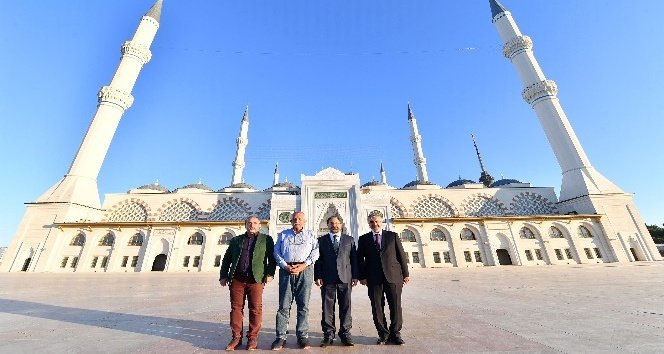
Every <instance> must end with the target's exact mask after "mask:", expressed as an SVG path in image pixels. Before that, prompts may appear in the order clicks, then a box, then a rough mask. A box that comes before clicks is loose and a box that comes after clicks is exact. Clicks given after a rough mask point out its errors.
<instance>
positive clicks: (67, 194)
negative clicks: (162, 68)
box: [37, 0, 162, 208]
mask: <svg viewBox="0 0 664 354" xmlns="http://www.w3.org/2000/svg"><path fill="white" fill-rule="evenodd" d="M161 6H162V0H158V1H157V2H156V3H155V4H154V5H153V6H152V8H150V10H149V11H148V12H147V13H146V14H145V16H143V18H142V19H141V22H140V23H139V25H138V28H137V29H136V33H134V37H133V38H132V39H131V40H130V41H128V42H125V43H124V44H123V45H122V50H121V53H122V56H121V58H120V64H119V65H118V68H117V70H116V71H115V75H113V79H112V80H111V83H110V84H109V85H108V86H103V87H102V88H101V90H100V91H99V94H98V95H97V97H98V101H99V104H98V105H97V111H96V112H95V115H94V117H93V118H92V123H90V127H89V128H88V131H87V133H86V134H85V137H84V138H83V142H82V143H81V146H80V147H79V148H78V152H77V153H76V157H75V158H74V161H73V162H72V164H71V166H70V168H69V171H68V172H67V174H66V175H65V176H64V178H63V179H62V180H61V181H60V182H58V183H57V184H56V185H54V186H53V187H51V188H50V189H49V190H48V191H47V192H46V193H44V194H43V195H42V196H41V197H39V199H37V203H48V202H55V203H62V202H65V203H67V202H68V203H76V204H79V205H83V206H88V207H93V208H100V207H101V203H100V200H99V191H98V188H97V176H98V175H99V171H100V170H101V166H102V163H103V162H104V158H105V157H106V153H107V152H108V148H109V146H110V145H111V140H113V135H114V134H115V131H116V129H117V127H118V123H120V118H122V115H123V114H124V112H125V110H127V109H128V108H129V107H131V105H132V103H133V102H134V97H133V96H132V95H131V91H132V89H133V88H134V84H135V83H136V79H137V78H138V74H139V73H140V71H141V69H142V68H143V65H145V64H146V63H147V62H149V61H150V58H151V57H152V53H151V52H150V45H151V44H152V41H153V40H154V37H155V35H156V34H157V30H158V29H159V19H160V16H161Z"/></svg>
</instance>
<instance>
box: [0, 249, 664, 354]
mask: <svg viewBox="0 0 664 354" xmlns="http://www.w3.org/2000/svg"><path fill="white" fill-rule="evenodd" d="M411 278H412V281H411V283H410V284H408V285H407V286H406V287H405V289H404V294H403V303H404V328H403V332H402V333H403V338H404V340H405V341H406V346H404V347H398V346H390V345H388V346H377V345H375V340H376V333H375V329H374V327H373V323H372V321H371V310H370V307H369V301H368V299H367V296H366V288H365V287H363V286H361V285H358V287H356V288H355V291H354V293H353V324H354V326H353V335H354V339H355V342H356V346H355V347H354V348H345V347H341V346H338V345H335V346H333V347H328V348H325V349H321V348H318V347H317V345H318V342H319V340H320V337H321V331H320V304H321V301H320V293H319V292H317V291H314V292H313V293H312V297H311V319H310V328H311V329H312V331H311V336H312V339H313V340H312V344H314V345H316V346H314V347H313V348H312V349H310V350H309V351H310V352H312V353H323V352H325V353H341V352H344V353H349V352H358V353H360V352H361V353H365V352H374V353H378V352H381V353H477V352H491V353H501V352H502V353H505V352H522V353H553V352H568V353H593V352H596V353H602V352H603V353H655V352H659V353H661V352H663V351H664V262H654V263H647V262H639V263H630V264H626V265H617V264H605V265H576V266H555V267H486V268H474V269H458V268H453V269H415V270H413V271H412V277H411ZM264 299H265V302H264V323H263V330H262V331H261V337H260V338H259V340H260V341H259V351H261V350H260V349H263V350H267V349H269V346H270V343H271V342H272V340H273V339H274V326H275V320H274V318H275V310H276V307H277V283H276V282H273V283H270V284H269V285H268V286H267V287H266V290H265V296H264ZM228 313H229V301H228V290H227V288H223V289H222V288H221V287H220V286H219V285H218V283H217V275H216V274H214V273H204V274H200V273H189V274H162V273H147V274H63V275H57V274H25V273H23V274H16V273H14V274H0V352H2V353H28V352H29V353H42V352H49V353H65V352H67V353H87V352H105V353H120V352H122V353H131V352H148V353H200V352H212V351H220V350H223V348H224V347H225V345H226V343H227V342H228V341H229V339H230V330H229V328H228ZM245 316H246V315H245ZM294 317H295V313H294V311H293V314H292V319H291V328H293V325H294ZM245 324H246V320H245ZM284 351H285V352H303V351H302V350H300V349H296V346H295V340H294V339H293V338H292V337H291V338H289V340H288V341H287V349H285V350H284ZM241 352H244V350H242V351H241Z"/></svg>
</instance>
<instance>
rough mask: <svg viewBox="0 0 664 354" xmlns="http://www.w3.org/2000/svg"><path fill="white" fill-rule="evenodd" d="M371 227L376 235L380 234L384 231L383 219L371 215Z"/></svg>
mask: <svg viewBox="0 0 664 354" xmlns="http://www.w3.org/2000/svg"><path fill="white" fill-rule="evenodd" d="M367 220H368V221H369V227H370V228H371V231H373V232H374V233H379V232H380V230H382V229H383V218H382V217H381V216H380V215H378V214H371V215H369V217H368V218H367Z"/></svg>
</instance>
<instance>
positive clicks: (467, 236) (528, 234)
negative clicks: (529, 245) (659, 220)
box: [400, 226, 593, 242]
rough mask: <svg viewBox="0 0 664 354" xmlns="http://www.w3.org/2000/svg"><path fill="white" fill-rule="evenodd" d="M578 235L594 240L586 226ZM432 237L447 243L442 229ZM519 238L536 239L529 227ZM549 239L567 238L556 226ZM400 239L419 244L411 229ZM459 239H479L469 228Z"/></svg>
mask: <svg viewBox="0 0 664 354" xmlns="http://www.w3.org/2000/svg"><path fill="white" fill-rule="evenodd" d="M578 234H579V237H581V238H592V237H593V234H592V232H590V230H588V228H587V227H585V226H579V230H578ZM430 237H431V241H447V236H446V235H445V233H444V232H443V231H442V230H440V229H433V231H431V235H430ZM519 237H521V238H523V239H531V240H534V239H535V238H536V237H535V232H534V231H533V230H532V229H530V228H529V227H527V226H524V227H522V228H521V230H519ZM549 237H551V238H565V236H564V235H563V232H562V231H561V230H560V229H559V228H557V227H555V226H551V227H550V228H549ZM400 238H401V241H402V242H417V239H416V238H415V233H414V232H413V231H411V230H409V229H405V230H403V231H402V232H401V235H400ZM459 238H460V239H461V240H462V241H472V240H477V237H476V236H475V233H474V232H473V231H472V230H471V229H469V228H467V227H465V228H463V230H461V232H460V233H459Z"/></svg>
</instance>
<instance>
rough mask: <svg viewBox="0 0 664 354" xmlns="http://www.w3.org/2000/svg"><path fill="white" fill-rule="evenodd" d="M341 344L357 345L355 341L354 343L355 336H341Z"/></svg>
mask: <svg viewBox="0 0 664 354" xmlns="http://www.w3.org/2000/svg"><path fill="white" fill-rule="evenodd" d="M341 344H343V345H345V346H347V347H352V346H354V345H355V343H353V338H352V337H351V336H345V337H341Z"/></svg>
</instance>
